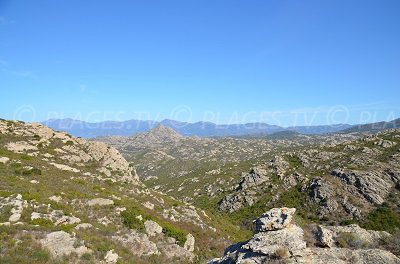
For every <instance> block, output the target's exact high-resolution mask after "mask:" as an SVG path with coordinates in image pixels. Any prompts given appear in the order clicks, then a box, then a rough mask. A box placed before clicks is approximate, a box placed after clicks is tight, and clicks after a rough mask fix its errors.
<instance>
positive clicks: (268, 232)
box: [209, 208, 400, 264]
mask: <svg viewBox="0 0 400 264" xmlns="http://www.w3.org/2000/svg"><path fill="white" fill-rule="evenodd" d="M294 212H295V209H288V208H275V209H272V210H271V211H269V212H267V213H265V214H264V215H263V216H262V217H260V218H259V219H257V220H256V221H255V222H256V225H258V226H259V227H257V228H256V234H255V235H254V236H253V238H251V239H250V240H249V241H246V242H243V243H238V244H235V245H232V246H230V247H228V248H227V249H226V250H225V255H224V256H223V257H222V258H221V259H215V260H212V261H211V262H209V264H234V263H239V264H259V263H269V262H271V261H277V260H278V261H284V262H285V263H321V264H326V263H329V264H330V263H332V264H333V263H374V264H375V263H379V264H384V263H393V264H394V263H396V264H398V263H400V259H399V258H397V257H396V256H395V255H393V254H392V253H390V252H387V251H383V250H378V249H359V250H351V249H347V248H337V247H336V243H337V242H336V237H338V236H339V235H340V234H341V233H343V232H344V233H349V234H353V235H356V234H358V235H359V236H360V239H362V240H365V241H368V242H370V243H373V242H374V241H376V240H377V239H381V238H382V237H383V236H387V235H389V234H387V233H385V232H374V231H367V230H364V229H362V228H360V227H358V226H349V227H323V226H320V227H319V228H318V230H317V233H316V240H317V241H318V246H321V247H322V248H318V247H307V244H306V242H305V241H304V232H303V230H302V229H301V228H300V227H298V226H296V225H294V224H291V220H292V216H293V214H294ZM257 223H260V224H257ZM389 236H390V235H389Z"/></svg>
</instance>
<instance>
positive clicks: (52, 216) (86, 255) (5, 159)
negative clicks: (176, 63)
mask: <svg viewBox="0 0 400 264" xmlns="http://www.w3.org/2000/svg"><path fill="white" fill-rule="evenodd" d="M162 130H163V128H159V129H158V130H156V132H157V133H158V134H160V133H161V132H162ZM161 134H163V133H161ZM246 233H247V232H246V231H240V230H239V231H238V230H236V229H235V228H234V227H233V226H232V224H231V223H230V222H229V221H227V220H226V218H224V217H222V218H221V217H219V218H216V217H215V216H213V214H211V213H206V212H204V211H202V210H198V209H197V208H195V207H193V206H191V205H188V204H185V203H182V202H180V201H178V200H176V199H173V198H171V197H169V196H166V195H164V194H162V193H159V192H155V191H151V190H148V189H147V188H145V187H144V186H143V184H142V183H141V182H140V181H139V179H138V176H137V174H136V172H135V170H134V167H133V164H130V163H128V162H127V161H126V160H125V159H124V158H123V157H122V156H121V155H120V154H119V152H118V151H117V150H115V149H114V148H112V147H110V146H108V145H106V144H104V143H101V142H94V141H93V142H92V141H86V140H83V139H80V138H75V137H72V136H70V135H68V134H66V133H63V132H57V131H54V130H52V129H50V128H47V127H45V126H43V125H40V124H29V123H23V122H15V121H5V120H0V234H1V235H0V239H1V243H0V245H1V246H0V248H1V250H0V263H116V262H117V261H118V263H132V262H134V263H154V262H157V263H188V262H191V261H202V260H203V262H204V261H205V260H208V259H210V258H212V257H214V256H216V255H218V254H221V253H222V251H221V250H222V249H223V247H224V246H226V242H225V241H229V239H228V236H230V237H237V238H244V235H245V234H246ZM192 234H193V235H192ZM16 240H17V241H19V242H18V243H14V242H15V241H16ZM210 247H212V248H213V250H209V249H210ZM110 261H111V262H110Z"/></svg>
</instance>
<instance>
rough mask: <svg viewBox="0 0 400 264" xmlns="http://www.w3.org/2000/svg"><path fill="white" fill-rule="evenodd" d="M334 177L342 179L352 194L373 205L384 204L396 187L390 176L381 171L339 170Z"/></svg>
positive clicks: (333, 172) (334, 173) (334, 172)
mask: <svg viewBox="0 0 400 264" xmlns="http://www.w3.org/2000/svg"><path fill="white" fill-rule="evenodd" d="M332 176H335V177H338V178H339V179H341V180H342V182H343V183H345V184H346V187H347V190H348V191H349V192H350V193H352V194H354V195H358V196H362V198H364V199H365V200H366V201H368V202H369V203H371V204H382V203H383V202H384V201H385V198H386V196H387V195H388V194H389V192H390V191H391V190H392V189H393V188H394V187H395V183H394V182H393V181H392V179H391V177H390V175H388V174H387V173H382V172H379V171H367V172H356V171H345V170H341V169H337V170H334V171H332Z"/></svg>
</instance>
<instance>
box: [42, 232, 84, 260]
mask: <svg viewBox="0 0 400 264" xmlns="http://www.w3.org/2000/svg"><path fill="white" fill-rule="evenodd" d="M77 242H78V241H77V239H76V238H75V237H72V236H71V235H70V234H68V233H66V232H64V231H59V232H53V233H50V234H48V235H47V236H46V237H45V238H44V239H41V240H40V243H41V245H42V246H43V247H44V248H46V249H47V250H49V252H50V254H51V255H52V256H53V257H54V258H57V257H62V256H68V255H70V254H72V253H74V254H77V255H78V256H82V255H83V254H86V253H91V252H92V251H91V250H90V249H88V248H87V247H85V246H83V245H82V246H79V247H76V244H77Z"/></svg>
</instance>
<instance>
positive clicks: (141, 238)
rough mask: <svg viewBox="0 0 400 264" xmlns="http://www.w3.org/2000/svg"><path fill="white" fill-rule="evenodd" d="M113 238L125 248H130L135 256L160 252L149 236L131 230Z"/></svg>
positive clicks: (158, 253)
mask: <svg viewBox="0 0 400 264" xmlns="http://www.w3.org/2000/svg"><path fill="white" fill-rule="evenodd" d="M113 238H114V240H115V241H118V242H120V243H122V244H123V245H124V246H126V247H127V248H130V249H131V252H132V253H133V254H134V255H135V256H139V257H141V256H152V255H160V254H161V253H160V251H159V250H158V248H157V245H156V244H155V243H154V242H152V241H150V239H149V237H148V236H147V235H145V234H141V233H138V232H135V231H132V232H131V233H129V234H126V235H124V236H122V237H120V236H116V237H113Z"/></svg>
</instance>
